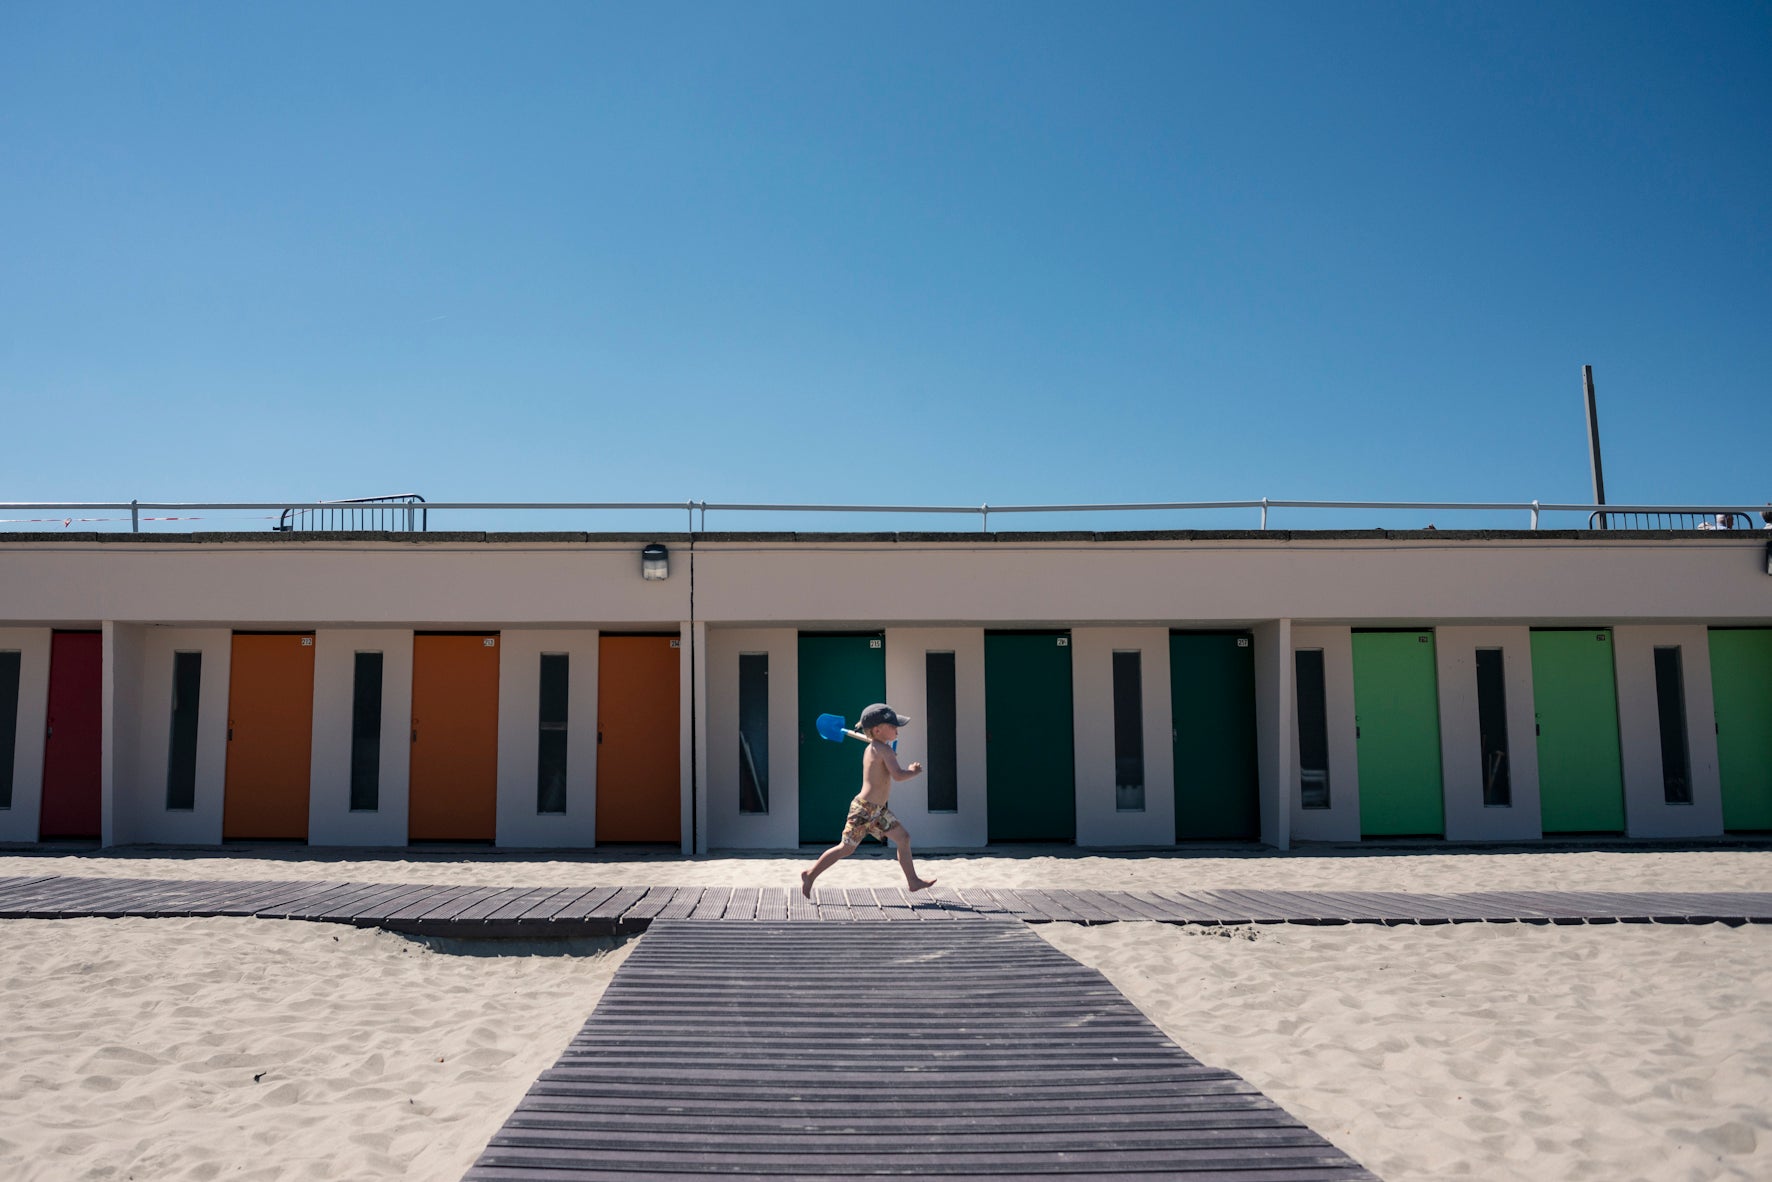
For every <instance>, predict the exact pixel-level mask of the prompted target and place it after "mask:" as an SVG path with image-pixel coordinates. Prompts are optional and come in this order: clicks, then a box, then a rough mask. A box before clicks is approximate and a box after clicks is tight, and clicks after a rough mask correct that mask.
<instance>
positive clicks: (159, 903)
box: [0, 875, 1772, 939]
mask: <svg viewBox="0 0 1772 1182" xmlns="http://www.w3.org/2000/svg"><path fill="white" fill-rule="evenodd" d="M814 895H815V896H816V897H815V898H814V899H813V900H811V901H808V900H806V899H803V898H801V897H800V894H799V892H798V891H791V892H790V891H789V890H787V889H785V888H781V887H765V888H757V887H668V886H654V887H640V886H628V887H618V886H600V887H586V886H573V887H515V886H513V887H493V886H480V887H475V886H438V885H435V884H424V883H365V882H305V881H262V882H227V881H210V880H202V881H180V880H172V879H163V878H79V877H72V876H62V875H48V876H43V877H38V878H19V877H13V878H0V919H74V918H80V917H88V916H96V917H103V918H120V917H124V916H146V917H153V918H163V917H175V916H224V915H234V916H257V917H260V918H266V919H304V920H317V921H321V922H327V923H346V924H353V925H355V926H357V927H378V928H385V929H387V930H389V931H395V932H405V933H408V934H413V935H435V936H454V937H464V938H501V937H523V938H532V939H545V938H548V937H554V936H610V935H627V934H633V933H636V932H642V931H645V930H646V929H647V928H648V927H649V926H650V925H651V924H652V923H653V922H654V921H657V920H661V919H721V920H739V921H745V922H751V923H754V922H758V921H763V922H769V921H776V920H838V921H858V922H865V921H885V920H892V921H902V920H916V921H923V922H947V921H952V920H960V919H1015V920H1021V921H1023V922H1027V923H1048V922H1054V921H1057V922H1070V923H1114V922H1117V921H1123V920H1151V921H1156V922H1159V923H1179V924H1244V923H1300V924H1343V923H1378V924H1437V923H1535V924H1548V923H1555V924H1578V923H1727V924H1743V923H1772V892H1766V891H1741V892H1727V893H1724V892H1666V891H1662V892H1654V893H1621V892H1615V891H1485V892H1480V893H1470V894H1404V893H1400V892H1384V891H1266V890H1199V891H1167V890H1165V891H1085V890H1074V891H1071V890H1059V889H1047V890H1032V889H1028V888H1021V889H1017V890H1007V889H1002V888H995V889H988V890H987V889H983V888H978V887H963V888H960V889H957V890H956V889H952V888H949V887H946V886H940V887H937V888H935V889H934V890H932V891H926V892H923V893H920V894H916V895H907V894H905V892H904V891H902V890H899V889H896V888H893V889H884V888H879V887H875V888H872V889H870V888H867V887H848V888H843V887H822V888H819V889H818V890H816V891H815V892H814Z"/></svg>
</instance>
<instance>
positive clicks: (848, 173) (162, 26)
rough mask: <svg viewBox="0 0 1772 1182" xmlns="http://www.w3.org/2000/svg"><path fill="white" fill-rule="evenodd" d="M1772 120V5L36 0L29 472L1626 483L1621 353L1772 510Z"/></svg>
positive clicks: (1126, 492) (7, 121)
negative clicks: (1591, 404) (1596, 428)
mask: <svg viewBox="0 0 1772 1182" xmlns="http://www.w3.org/2000/svg"><path fill="white" fill-rule="evenodd" d="M1768 126H1772V6H1768V5H1766V4H1750V3H1738V4H1696V5H1668V4H1631V3H1616V2H1611V3H1604V4H1591V5H1589V4H1548V5H1538V4H1525V3H1497V4H1484V5H1438V4H1436V5H1421V4H1401V3H1390V4H1361V3H1334V4H1228V3H1227V4H1183V3H1165V4H1135V3H1116V4H1109V5H1103V4H1082V3H1076V4H1052V3H1034V2H1028V0H1015V2H1013V3H968V4H961V5H950V4H915V3H912V4H890V5H886V4H877V5H875V4H867V5H864V4H841V5H831V4H813V3H806V4H773V3H762V4H753V3H747V4H743V5H739V4H727V5H714V4H702V5H676V4H670V5H632V4H630V5H606V4H590V3H571V4H541V3H526V4H521V5H492V4H480V5H461V4H446V3H436V2H427V3H423V4H397V3H378V4H373V5H363V4H356V3H351V4H324V3H302V4H264V5H235V4H221V3H214V4H195V5H192V4H175V3H156V4H152V5H141V4H92V3H73V4H69V3H39V2H34V0H13V2H11V3H8V4H6V5H4V6H0V226H4V227H5V231H4V233H0V325H3V326H4V327H3V328H0V406H3V408H4V424H5V426H4V434H5V436H6V437H7V439H8V441H9V443H10V446H8V447H7V449H6V452H7V460H6V463H5V465H4V466H3V467H0V472H3V473H4V476H3V478H0V500H9V501H19V500H40V501H41V500H60V499H70V500H94V501H96V500H107V499H112V498H117V499H125V500H126V499H129V498H131V497H139V498H141V499H144V500H210V499H226V500H283V499H298V498H333V497H350V496H359V495H366V494H371V493H382V492H392V491H405V490H409V489H410V490H417V491H419V492H422V493H424V494H425V495H426V496H428V497H429V498H431V499H432V500H498V501H529V500H550V501H551V500H574V501H578V500H596V501H602V500H611V501H630V500H635V501H641V500H669V501H679V500H684V499H689V498H694V499H705V500H711V501H765V502H820V503H854V502H866V503H903V504H943V503H946V504H977V503H980V502H983V501H987V500H988V501H992V502H996V503H1000V504H1008V503H1070V502H1080V501H1088V502H1099V501H1111V502H1120V501H1153V500H1156V501H1172V500H1212V499H1240V498H1246V497H1260V496H1264V495H1265V496H1269V497H1274V498H1292V499H1319V498H1320V499H1359V500H1368V499H1370V500H1452V501H1464V500H1507V501H1514V500H1529V499H1532V498H1534V497H1536V498H1539V499H1541V500H1546V501H1555V500H1566V501H1586V500H1588V499H1589V497H1590V493H1591V489H1590V484H1589V470H1588V461H1587V452H1586V436H1585V426H1584V420H1583V413H1582V402H1581V381H1580V374H1581V366H1582V365H1583V364H1591V365H1593V366H1594V367H1595V374H1596V380H1597V385H1598V389H1599V396H1600V407H1601V424H1602V439H1603V442H1604V445H1605V459H1606V476H1607V491H1608V494H1609V496H1610V499H1611V500H1612V501H1613V502H1615V503H1618V502H1625V501H1646V502H1702V501H1727V502H1741V503H1755V504H1757V503H1761V502H1764V501H1767V500H1769V499H1772V472H1769V471H1768V464H1767V448H1768V441H1772V327H1769V326H1772V221H1769V219H1768V216H1767V200H1768V194H1772V135H1768V134H1767V131H1766V129H1767V127H1768ZM0 515H3V516H10V517H17V516H21V515H20V514H16V513H7V514H0ZM1429 516H1435V515H1429ZM678 520H679V518H678V517H677V516H675V515H672V516H670V517H668V518H663V519H660V522H659V524H660V525H661V526H662V525H664V524H669V523H674V522H677V521H678ZM1379 520H1381V518H1380V517H1379V516H1378V515H1374V514H1371V513H1367V512H1363V511H1362V512H1344V513H1329V512H1324V513H1319V514H1315V515H1307V514H1301V513H1294V514H1292V515H1289V516H1287V515H1280V516H1276V518H1275V524H1276V525H1288V524H1289V525H1297V526H1306V525H1323V526H1330V525H1336V526H1364V525H1368V524H1377V523H1378V522H1379ZM1386 520H1390V521H1391V523H1393V524H1408V523H1411V521H1413V520H1414V519H1413V518H1411V517H1409V515H1404V517H1402V518H1395V519H1386ZM1437 520H1438V521H1439V523H1440V524H1441V525H1442V526H1444V525H1447V524H1479V523H1484V524H1487V523H1492V522H1495V521H1499V523H1501V524H1512V525H1523V524H1524V519H1523V517H1521V516H1519V515H1508V516H1503V517H1500V518H1494V517H1491V518H1488V519H1486V520H1483V521H1481V522H1479V520H1478V519H1476V518H1469V519H1460V518H1451V517H1448V516H1446V515H1444V514H1440V515H1437ZM234 524H238V525H239V526H240V527H242V528H258V526H257V524H256V523H253V522H251V521H250V520H249V517H248V515H227V514H214V515H211V517H210V518H209V520H208V522H207V523H206V527H210V528H213V527H218V526H221V527H225V526H230V525H234ZM437 524H454V525H458V526H461V527H464V528H474V527H481V526H484V525H486V524H499V523H497V522H490V523H489V522H488V521H486V520H485V519H483V518H476V517H474V516H473V515H465V514H463V515H457V516H455V517H453V518H449V519H448V520H447V521H442V520H439V521H434V522H433V525H437ZM503 524H504V525H506V526H507V527H517V528H521V527H523V526H525V525H533V526H541V525H544V524H545V525H548V526H550V527H552V526H566V525H572V526H577V527H580V528H586V527H589V528H608V527H611V526H619V525H621V524H631V525H634V526H636V527H644V526H645V525H646V524H650V522H649V519H645V518H634V519H628V520H626V521H625V522H624V521H620V520H614V519H600V520H591V519H589V518H588V517H586V516H585V515H579V516H577V517H575V518H572V519H570V520H548V521H546V522H543V521H542V520H541V519H534V520H531V519H523V520H521V521H519V522H512V521H509V520H507V521H505V522H503ZM722 524H724V525H729V526H733V527H737V526H741V525H744V526H761V525H773V524H780V523H779V522H775V521H765V520H762V519H759V518H755V517H753V518H744V519H740V518H737V517H731V518H728V519H726V520H725V521H723V522H722V521H720V520H718V519H717V518H716V517H715V516H710V518H709V525H710V526H718V525H722ZM790 524H799V525H800V526H801V527H802V528H829V527H832V526H838V525H842V526H859V527H868V526H874V527H880V528H887V527H893V526H897V527H903V528H918V527H930V526H933V525H935V524H937V523H936V522H933V521H930V520H926V519H924V520H908V521H907V520H896V521H882V520H851V519H818V520H815V521H801V522H797V523H790ZM949 524H958V523H949ZM998 524H1002V525H1035V524H1038V525H1041V526H1047V525H1051V524H1054V523H1053V522H1050V521H1035V520H1032V519H1029V520H1025V521H1021V522H1011V521H1002V522H999V523H998ZM1069 524H1075V525H1085V524H1092V525H1096V526H1109V525H1116V524H1125V523H1124V522H1122V521H1118V520H1111V521H1110V520H1100V519H1098V520H1096V521H1093V522H1082V521H1076V522H1070V523H1069ZM1139 524H1145V523H1142V522H1141V523H1139ZM1148 524H1151V525H1158V524H1163V525H1186V524H1199V525H1209V524H1240V525H1253V524H1254V514H1253V513H1242V514H1236V515H1231V516H1229V517H1226V516H1222V515H1221V516H1216V517H1210V516H1202V517H1195V518H1191V519H1165V520H1163V521H1156V520H1152V521H1150V522H1148ZM0 528H20V527H19V526H16V525H15V526H0Z"/></svg>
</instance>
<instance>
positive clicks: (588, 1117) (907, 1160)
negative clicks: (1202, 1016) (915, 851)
mask: <svg viewBox="0 0 1772 1182" xmlns="http://www.w3.org/2000/svg"><path fill="white" fill-rule="evenodd" d="M697 1175H699V1176H704V1177H718V1178H720V1179H725V1180H740V1179H757V1180H761V1179H765V1178H769V1179H812V1178H855V1177H883V1176H884V1177H897V1178H941V1179H962V1178H992V1179H999V1180H1000V1179H1003V1178H1012V1177H1030V1176H1043V1175H1044V1176H1063V1177H1066V1178H1114V1179H1127V1178H1137V1177H1145V1178H1156V1177H1161V1178H1169V1179H1197V1180H1204V1179H1217V1180H1219V1182H1282V1180H1285V1182H1331V1180H1344V1179H1346V1180H1351V1179H1372V1178H1373V1175H1372V1174H1370V1173H1368V1172H1367V1171H1366V1170H1364V1169H1362V1168H1361V1167H1360V1166H1359V1164H1358V1163H1357V1162H1355V1161H1353V1160H1352V1159H1350V1158H1349V1157H1348V1156H1347V1155H1346V1154H1344V1153H1342V1152H1341V1151H1340V1150H1338V1149H1336V1148H1335V1147H1334V1146H1333V1145H1331V1144H1329V1143H1328V1142H1327V1141H1325V1140H1324V1139H1323V1138H1322V1137H1320V1136H1318V1135H1317V1134H1316V1133H1314V1132H1312V1131H1311V1130H1310V1129H1309V1128H1306V1127H1305V1126H1304V1125H1303V1124H1302V1123H1301V1122H1299V1121H1298V1120H1297V1119H1296V1118H1295V1117H1293V1116H1291V1115H1289V1114H1288V1113H1286V1112H1285V1111H1284V1110H1282V1109H1281V1108H1280V1107H1279V1106H1278V1105H1276V1104H1274V1102H1273V1101H1271V1100H1269V1099H1268V1098H1267V1097H1266V1096H1264V1095H1262V1094H1261V1093H1260V1092H1259V1091H1257V1090H1256V1089H1255V1088H1254V1087H1253V1086H1251V1085H1250V1084H1249V1083H1248V1082H1246V1081H1245V1080H1243V1079H1241V1078H1239V1077H1238V1076H1236V1075H1234V1074H1232V1073H1231V1072H1229V1071H1221V1070H1218V1069H1215V1068H1212V1067H1207V1066H1204V1065H1202V1064H1201V1063H1200V1062H1199V1061H1197V1060H1196V1059H1194V1058H1193V1057H1192V1056H1190V1055H1189V1054H1188V1053H1187V1052H1186V1051H1183V1050H1182V1049H1180V1048H1179V1047H1177V1046H1176V1045H1175V1044H1174V1043H1172V1042H1170V1041H1169V1039H1168V1038H1167V1037H1165V1036H1164V1035H1163V1033H1162V1032H1161V1031H1159V1030H1158V1029H1157V1028H1156V1027H1155V1026H1154V1025H1152V1024H1151V1022H1150V1021H1149V1020H1148V1019H1147V1018H1146V1017H1145V1016H1144V1015H1143V1014H1142V1013H1140V1012H1139V1010H1138V1009H1137V1008H1136V1007H1135V1006H1133V1005H1132V1003H1131V1002H1129V1001H1127V1000H1126V999H1125V997H1123V996H1122V995H1121V994H1120V993H1119V991H1118V990H1116V989H1115V988H1114V987H1113V986H1112V985H1111V984H1109V983H1108V981H1107V979H1106V978H1105V977H1103V976H1102V975H1101V974H1100V973H1098V972H1096V971H1095V970H1093V969H1089V968H1085V967H1084V966H1082V965H1080V964H1078V963H1077V962H1076V961H1074V960H1072V959H1070V958H1069V957H1067V956H1065V955H1064V954H1063V953H1061V952H1059V951H1058V950H1057V949H1055V948H1053V947H1051V946H1050V945H1048V944H1047V943H1046V942H1045V941H1043V940H1041V939H1039V938H1038V937H1036V936H1035V935H1033V934H1032V933H1031V932H1028V931H1027V930H1026V929H1025V928H1024V927H1023V926H1022V925H1021V924H1019V923H1010V922H1003V921H1001V920H999V921H997V922H988V921H986V922H972V923H951V924H922V923H918V924H896V923H895V924H860V923H845V924H817V923H796V922H791V921H787V920H778V921H763V922H756V921H753V922H751V923H748V924H743V925H740V924H736V923H725V922H713V921H705V920H693V919H690V920H661V921H658V922H656V923H654V924H653V926H652V929H651V931H650V933H649V934H648V935H647V936H646V938H645V939H644V940H641V941H640V942H639V944H637V945H636V946H635V948H634V951H633V953H632V954H631V955H630V956H629V957H628V959H627V961H626V962H625V963H623V965H622V966H621V967H620V968H619V969H618V970H617V971H616V974H615V976H614V979H613V980H612V981H611V982H610V984H609V987H608V990H607V991H606V992H605V993H604V995H603V998H602V1000H601V1001H600V1002H599V1003H598V1005H597V1008H596V1009H595V1010H594V1011H593V1012H592V1014H591V1016H590V1019H589V1020H588V1021H587V1022H586V1023H585V1025H584V1027H583V1029H582V1030H581V1031H580V1032H579V1034H578V1036H577V1037H576V1038H574V1039H573V1040H572V1043H571V1045H570V1046H568V1048H567V1049H566V1052H565V1054H563V1055H562V1056H561V1057H560V1059H559V1061H558V1062H557V1063H555V1065H554V1066H553V1068H551V1069H550V1070H548V1071H545V1072H543V1073H542V1075H541V1077H540V1078H539V1079H538V1080H537V1081H536V1082H535V1084H534V1085H533V1086H532V1087H531V1088H530V1089H529V1092H528V1094H527V1095H526V1096H525V1097H524V1098H523V1101H522V1102H521V1103H520V1104H519V1105H518V1106H517V1109H516V1111H515V1112H514V1113H513V1114H512V1115H511V1118H510V1120H509V1121H507V1122H506V1124H505V1126H504V1127H503V1128H502V1129H501V1130H500V1131H499V1132H498V1134H497V1135H496V1136H494V1137H493V1138H492V1140H491V1142H490V1143H489V1144H488V1146H487V1148H486V1150H485V1152H484V1153H483V1154H482V1155H481V1156H480V1159H479V1160H478V1161H477V1162H476V1163H475V1165H474V1166H473V1167H472V1168H471V1169H470V1170H469V1171H468V1173H467V1175H466V1179H467V1180H468V1182H603V1180H606V1179H636V1180H637V1179H657V1180H661V1182H662V1180H663V1179H667V1178H669V1179H677V1180H679V1182H681V1180H682V1179H683V1178H685V1177H686V1176H697Z"/></svg>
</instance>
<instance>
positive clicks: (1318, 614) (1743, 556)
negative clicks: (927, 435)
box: [696, 535, 1769, 627]
mask: <svg viewBox="0 0 1772 1182" xmlns="http://www.w3.org/2000/svg"><path fill="white" fill-rule="evenodd" d="M696 563H697V566H696V571H697V574H696V610H697V613H698V614H699V615H700V616H702V617H703V618H706V619H709V620H728V621H733V622H745V623H754V624H758V625H764V624H770V623H780V624H783V625H784V626H785V625H788V624H796V625H797V624H802V623H808V622H818V623H820V624H821V625H828V626H833V627H840V626H857V625H860V624H864V623H866V624H881V623H884V624H887V625H892V624H910V623H913V622H920V623H930V624H946V623H959V624H965V623H978V624H983V625H985V626H987V627H989V626H995V625H999V624H1001V625H1009V626H1015V627H1042V626H1056V627H1065V626H1074V625H1078V624H1089V623H1099V624H1106V623H1125V624H1156V623H1163V624H1169V625H1172V626H1178V627H1187V626H1212V627H1219V626H1237V627H1242V626H1246V625H1248V624H1249V623H1251V622H1253V621H1257V620H1276V619H1285V618H1292V619H1306V620H1318V621H1336V622H1351V621H1364V622H1368V623H1370V624H1372V625H1373V626H1392V625H1404V626H1413V625H1418V624H1430V625H1431V624H1435V623H1461V622H1462V623H1482V622H1489V621H1495V620H1508V619H1517V620H1522V621H1525V620H1531V621H1533V622H1537V623H1549V622H1554V621H1566V622H1569V623H1575V624H1584V623H1587V622H1589V621H1592V620H1596V619H1601V620H1615V621H1621V622H1632V621H1641V622H1650V621H1667V620H1706V621H1713V622H1719V623H1720V622H1724V621H1738V622H1746V621H1749V620H1756V621H1757V620H1763V619H1766V618H1767V617H1768V612H1769V608H1768V604H1767V594H1766V574H1765V543H1764V542H1763V541H1761V540H1759V539H1757V538H1736V537H1724V538H1721V539H1719V540H1717V541H1714V542H1713V541H1710V540H1692V541H1686V540H1678V541H1664V542H1655V543H1646V542H1643V541H1641V540H1638V541H1628V540H1624V541H1619V540H1608V539H1601V538H1595V537H1593V536H1583V537H1581V538H1579V539H1567V540H1564V539H1556V538H1551V537H1540V538H1523V539H1507V538H1503V539H1496V540H1493V541H1485V540H1478V539H1454V538H1446V539H1443V540H1441V539H1431V538H1423V537H1419V536H1417V537H1410V538H1406V539H1388V538H1385V537H1383V536H1376V537H1373V538H1369V539H1368V538H1366V537H1363V536H1362V537H1346V536H1342V537H1334V538H1312V537H1309V536H1308V535H1305V536H1300V537H1298V538H1290V539H1289V538H1286V537H1284V536H1281V535H1274V536H1271V537H1252V538H1247V539H1235V540H1219V539H1203V540H1187V539H1161V540H1154V541H1124V542H1120V541H1111V540H1109V541H1102V542H1092V541H1087V540H1078V541H1075V542H1042V541H1023V540H1020V539H1017V538H1014V537H1013V536H1007V535H1006V536H1002V537H999V538H998V539H997V540H994V541H981V542H979V543H977V544H975V545H972V544H966V543H936V542H915V541H906V542H896V543H894V542H885V543H870V542H832V543H831V544H830V545H829V546H821V545H814V544H808V543H794V542H782V541H757V542H745V543H720V542H702V543H698V544H697V546H696ZM1177 588H1185V589H1186V592H1185V595H1178V594H1177V591H1176V589H1177Z"/></svg>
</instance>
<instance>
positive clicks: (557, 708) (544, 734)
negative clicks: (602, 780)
mask: <svg viewBox="0 0 1772 1182" xmlns="http://www.w3.org/2000/svg"><path fill="white" fill-rule="evenodd" d="M570 660H571V658H570V657H569V656H568V655H567V654H566V653H543V654H542V655H541V720H540V725H541V730H540V741H539V742H538V743H537V755H536V761H535V811H536V812H538V813H563V812H565V811H566V697H567V677H568V673H569V671H570V666H569V665H568V662H569V661H570Z"/></svg>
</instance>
